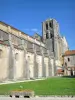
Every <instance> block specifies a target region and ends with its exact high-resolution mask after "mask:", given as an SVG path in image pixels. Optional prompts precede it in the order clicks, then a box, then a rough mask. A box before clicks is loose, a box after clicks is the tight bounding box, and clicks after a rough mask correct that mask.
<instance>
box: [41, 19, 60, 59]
mask: <svg viewBox="0 0 75 100" xmlns="http://www.w3.org/2000/svg"><path fill="white" fill-rule="evenodd" d="M58 37H59V24H58V22H57V21H56V20H55V19H47V20H46V21H44V22H43V23H42V38H43V42H44V43H45V46H46V48H47V49H49V51H50V54H51V55H53V56H55V57H56V58H57V55H58V54H57V52H58Z"/></svg>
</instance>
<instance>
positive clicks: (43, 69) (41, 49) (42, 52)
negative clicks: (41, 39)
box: [40, 47, 45, 77]
mask: <svg viewBox="0 0 75 100" xmlns="http://www.w3.org/2000/svg"><path fill="white" fill-rule="evenodd" d="M40 51H41V55H42V77H44V76H45V75H44V71H45V68H44V67H45V66H44V51H43V48H42V47H40Z"/></svg>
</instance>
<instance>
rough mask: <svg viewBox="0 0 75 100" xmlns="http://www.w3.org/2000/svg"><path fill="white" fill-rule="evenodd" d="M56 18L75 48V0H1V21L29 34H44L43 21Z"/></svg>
mask: <svg viewBox="0 0 75 100" xmlns="http://www.w3.org/2000/svg"><path fill="white" fill-rule="evenodd" d="M47 18H55V19H56V20H57V21H58V23H59V25H60V33H61V34H62V35H63V36H65V37H66V39H67V41H68V44H69V47H70V49H75V0H0V21H4V22H6V23H8V24H10V25H12V26H14V27H16V28H18V29H19V30H22V31H24V32H25V33H27V34H29V35H33V34H34V32H39V34H40V35H41V34H42V22H43V21H45V20H46V19H47Z"/></svg>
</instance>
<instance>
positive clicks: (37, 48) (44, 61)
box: [0, 19, 68, 82]
mask: <svg viewBox="0 0 75 100" xmlns="http://www.w3.org/2000/svg"><path fill="white" fill-rule="evenodd" d="M67 50H68V44H67V41H66V38H65V37H64V36H63V37H62V36H61V33H60V29H59V24H58V22H57V21H56V20H55V19H47V20H45V21H43V22H42V36H40V35H38V34H37V33H35V34H34V36H32V37H31V36H29V35H28V34H26V33H24V32H22V31H20V30H19V29H16V28H14V27H13V26H11V25H8V24H6V23H5V22H1V21H0V82H2V81H7V80H8V81H9V80H11V81H14V80H16V81H18V80H26V79H29V80H30V79H38V78H48V77H52V76H58V75H63V71H62V70H63V58H62V55H63V54H64V53H65V51H67Z"/></svg>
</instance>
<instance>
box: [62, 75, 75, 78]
mask: <svg viewBox="0 0 75 100" xmlns="http://www.w3.org/2000/svg"><path fill="white" fill-rule="evenodd" d="M62 78H75V75H74V76H62Z"/></svg>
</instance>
